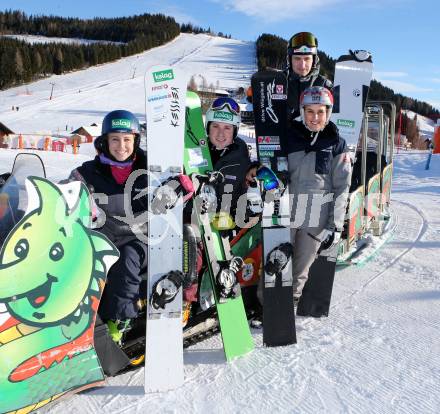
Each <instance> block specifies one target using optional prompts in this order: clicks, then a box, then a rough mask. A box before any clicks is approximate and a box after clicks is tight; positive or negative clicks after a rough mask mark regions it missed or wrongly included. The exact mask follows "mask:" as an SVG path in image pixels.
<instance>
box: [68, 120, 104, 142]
mask: <svg viewBox="0 0 440 414" xmlns="http://www.w3.org/2000/svg"><path fill="white" fill-rule="evenodd" d="M74 135H81V136H83V137H85V142H93V140H94V139H95V138H96V137H97V136H99V135H101V128H100V127H98V126H97V125H96V124H92V125H90V126H81V127H79V128H78V129H75V131H72V136H74Z"/></svg>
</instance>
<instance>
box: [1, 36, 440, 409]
mask: <svg viewBox="0 0 440 414" xmlns="http://www.w3.org/2000/svg"><path fill="white" fill-rule="evenodd" d="M253 47H254V46H253V44H251V43H246V42H240V41H236V40H227V39H219V38H211V37H209V36H206V35H198V36H193V35H182V36H181V37H179V39H177V40H176V41H174V42H172V43H171V44H169V45H167V46H164V47H162V48H159V49H157V50H153V51H150V52H147V53H145V54H142V55H138V56H135V57H131V58H128V59H126V60H125V62H126V63H125V64H124V62H123V61H120V62H116V63H112V64H108V65H103V66H100V67H97V68H91V69H88V70H86V71H82V72H77V73H72V74H68V75H63V76H60V77H57V76H54V77H52V78H51V79H47V80H43V81H40V82H36V83H34V84H31V85H29V86H28V88H29V90H31V91H32V92H33V95H30V96H22V95H19V93H20V92H23V91H25V87H20V88H15V89H11V90H8V91H5V92H2V93H0V109H1V110H2V112H3V113H2V117H1V119H0V121H1V122H3V123H5V124H6V125H7V126H9V127H11V128H12V129H14V130H17V128H19V129H22V130H23V131H25V130H27V131H33V132H34V131H35V130H37V129H41V130H43V129H46V130H56V129H57V128H60V129H63V128H64V127H65V124H68V125H72V126H77V125H82V124H87V123H91V122H93V121H95V122H98V123H99V122H100V120H101V119H102V117H103V116H104V114H105V113H106V112H107V111H109V110H111V109H115V108H120V107H124V108H125V107H126V108H127V109H131V110H133V111H134V112H136V113H137V114H138V115H139V116H141V117H143V112H144V109H143V78H142V74H143V69H144V68H145V67H146V66H148V65H150V64H153V63H159V62H176V61H177V62H178V64H180V65H182V67H184V68H186V69H187V70H188V71H189V73H190V74H192V73H195V74H197V73H202V74H203V75H204V76H206V78H207V80H208V82H209V83H210V82H212V83H214V85H215V84H216V82H217V80H218V81H219V83H220V85H221V86H226V87H228V86H231V87H233V86H238V85H240V84H241V83H242V80H243V75H247V74H251V72H252V71H253V70H254V69H255V68H254V63H253V62H254V60H253V55H252V53H253ZM127 62H129V63H127ZM135 68H136V71H135V70H134V69H135ZM133 73H135V77H134V78H133V79H132V74H133ZM50 82H55V83H56V86H55V99H54V100H53V101H48V100H47V98H48V96H49V92H50ZM57 87H58V89H57ZM79 88H81V93H78V89H79ZM12 105H19V106H20V110H19V112H16V111H14V112H12V111H11V106H12ZM16 153H17V151H13V150H2V149H0V173H1V172H4V171H8V170H10V167H11V166H12V160H13V157H14V156H15V154H16ZM40 154H41V155H42V156H43V157H44V159H45V163H46V165H47V171H48V175H49V177H51V178H53V179H60V178H64V177H67V175H68V174H69V171H70V169H72V168H74V166H75V165H78V164H80V163H82V162H83V161H85V160H86V159H89V158H90V157H91V156H92V154H93V147H92V146H91V145H82V146H81V154H80V155H78V156H74V155H71V154H63V153H43V152H40ZM426 156H427V153H426V152H423V151H420V152H415V151H405V152H401V153H399V154H397V155H396V160H395V161H396V166H395V176H394V185H393V190H392V202H393V207H392V210H393V213H394V214H395V215H396V220H397V227H396V230H395V233H394V237H393V239H392V240H391V241H389V242H388V243H387V244H385V245H384V247H383V248H382V250H381V251H380V252H379V254H378V255H377V256H376V257H375V258H373V259H372V260H371V261H370V262H368V263H367V264H366V265H365V266H364V267H361V268H350V267H349V268H346V269H344V270H342V271H340V272H338V273H337V275H336V279H335V287H334V297H333V302H332V307H331V311H330V316H329V317H328V318H322V319H318V320H315V319H308V318H298V319H297V328H298V332H297V334H298V335H297V336H298V344H297V345H292V346H288V347H281V348H264V347H263V346H262V333H261V331H254V332H253V335H254V339H255V341H256V345H257V346H256V349H255V350H254V351H253V352H252V353H251V354H250V355H248V356H246V357H244V358H241V359H237V360H235V361H233V362H232V363H230V364H227V363H226V362H225V360H224V356H223V352H222V350H221V339H220V337H219V336H215V337H213V338H211V339H209V340H207V341H205V342H202V343H200V344H198V345H196V346H193V347H190V348H189V349H187V350H186V351H185V353H184V358H185V376H186V381H185V384H184V385H183V386H182V387H181V388H180V389H178V390H175V391H172V392H168V393H162V394H149V395H144V394H143V380H144V371H143V368H140V369H138V370H136V371H132V372H129V373H126V374H124V375H120V376H118V377H115V378H108V379H107V384H106V386H105V387H103V388H99V389H95V390H91V391H88V392H84V393H82V394H80V395H75V396H72V397H70V398H69V399H67V400H65V401H60V402H58V403H55V404H54V405H52V406H50V407H49V409H47V410H44V411H45V412H50V413H51V414H52V413H60V414H66V413H78V412H87V413H89V414H94V413H130V414H131V413H144V412H152V413H155V412H165V413H185V414H187V413H203V414H205V413H209V414H211V413H228V414H229V413H236V412H240V413H245V414H246V413H255V412H258V413H262V414H263V413H278V412H279V413H311V414H312V413H313V414H315V413H378V412H380V413H390V414H391V413H406V412H409V413H433V414H434V413H438V412H440V393H439V392H438V388H439V378H440V341H439V332H440V322H439V321H440V306H439V303H440V270H439V266H438V256H437V255H438V254H439V251H440V241H439V240H440V219H439V213H438V206H439V202H440V181H439V176H440V156H439V155H433V157H432V161H431V168H430V170H429V171H425V170H424V166H425V161H426Z"/></svg>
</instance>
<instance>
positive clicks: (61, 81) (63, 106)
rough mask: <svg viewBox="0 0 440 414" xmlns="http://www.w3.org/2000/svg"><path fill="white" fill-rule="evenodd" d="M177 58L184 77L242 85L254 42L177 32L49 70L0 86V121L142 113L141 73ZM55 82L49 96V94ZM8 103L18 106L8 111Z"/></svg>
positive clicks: (50, 121) (52, 124)
mask: <svg viewBox="0 0 440 414" xmlns="http://www.w3.org/2000/svg"><path fill="white" fill-rule="evenodd" d="M157 64H164V65H168V64H176V65H178V66H179V67H181V68H182V69H183V70H184V71H185V72H186V73H187V75H188V80H189V78H190V77H191V76H192V75H195V76H196V77H197V78H198V79H199V80H200V79H201V78H200V75H201V76H203V77H204V78H205V80H206V83H207V85H210V84H213V85H216V84H217V81H218V82H219V85H220V86H221V87H223V88H236V87H238V86H241V85H244V86H246V85H247V84H248V83H249V76H250V75H251V74H252V73H253V72H255V70H256V66H255V45H254V43H253V42H244V41H240V40H234V39H224V38H219V37H213V36H208V35H204V34H199V35H193V34H181V35H180V36H179V37H178V38H176V39H175V40H173V41H172V42H170V43H168V44H166V45H164V46H161V47H157V48H155V49H152V50H150V51H147V52H144V53H141V54H138V55H135V56H130V57H128V58H125V59H121V60H119V61H117V62H113V63H108V64H105V65H100V66H95V67H92V68H89V69H86V70H83V71H78V72H73V73H69V74H64V75H59V76H57V75H53V76H51V77H50V78H46V79H43V80H40V81H37V82H34V83H31V84H29V85H24V86H19V87H16V88H11V89H8V90H6V91H2V92H0V122H2V123H3V124H5V125H6V126H7V127H8V128H10V129H11V130H12V131H14V132H15V133H17V134H18V133H50V132H53V133H55V132H58V131H59V132H63V131H65V130H66V127H67V130H68V131H70V130H71V129H72V128H73V129H76V128H78V127H80V126H82V125H90V124H91V123H93V122H96V123H97V124H100V123H101V120H102V118H103V117H104V115H105V114H106V113H107V112H109V111H111V110H113V109H121V108H123V109H128V110H130V111H132V112H134V113H135V114H136V115H137V116H138V117H139V118H141V119H144V118H145V116H144V112H145V104H144V74H145V71H146V69H147V68H148V67H149V66H152V65H157ZM52 84H54V89H53V99H52V100H49V96H50V93H51V89H52ZM12 106H14V107H18V108H19V110H18V111H12Z"/></svg>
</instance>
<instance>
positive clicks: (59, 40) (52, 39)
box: [1, 35, 124, 45]
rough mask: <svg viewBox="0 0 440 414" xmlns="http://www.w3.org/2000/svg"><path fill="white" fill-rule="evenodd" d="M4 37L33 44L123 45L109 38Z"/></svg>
mask: <svg viewBox="0 0 440 414" xmlns="http://www.w3.org/2000/svg"><path fill="white" fill-rule="evenodd" d="M1 36H3V37H9V38H11V39H15V40H22V41H24V42H26V43H30V44H31V45H33V44H35V43H63V44H66V45H93V44H95V43H105V44H114V45H122V44H124V43H123V42H110V41H107V40H91V39H76V38H71V37H46V36H37V35H1Z"/></svg>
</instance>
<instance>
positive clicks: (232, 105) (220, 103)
mask: <svg viewBox="0 0 440 414" xmlns="http://www.w3.org/2000/svg"><path fill="white" fill-rule="evenodd" d="M225 106H227V107H228V108H229V110H230V111H231V112H233V113H234V114H236V115H240V106H239V105H238V103H237V102H236V101H234V99H232V98H227V97H221V98H217V99H215V100H214V102H213V103H212V105H211V108H212V109H213V110H214V111H220V110H221V109H223V108H224V107H225Z"/></svg>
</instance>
